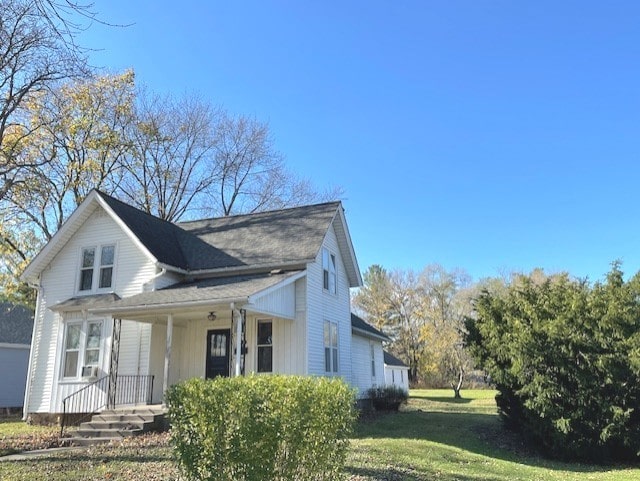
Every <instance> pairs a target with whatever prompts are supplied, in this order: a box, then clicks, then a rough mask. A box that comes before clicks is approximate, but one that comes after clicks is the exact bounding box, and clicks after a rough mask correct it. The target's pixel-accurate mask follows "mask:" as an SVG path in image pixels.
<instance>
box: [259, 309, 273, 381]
mask: <svg viewBox="0 0 640 481" xmlns="http://www.w3.org/2000/svg"><path fill="white" fill-rule="evenodd" d="M257 339H258V349H257V352H258V372H273V323H272V322H271V321H270V320H268V321H258V337H257Z"/></svg>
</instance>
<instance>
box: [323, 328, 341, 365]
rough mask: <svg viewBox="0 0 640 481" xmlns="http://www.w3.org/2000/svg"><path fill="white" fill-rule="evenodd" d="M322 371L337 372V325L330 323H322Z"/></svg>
mask: <svg viewBox="0 0 640 481" xmlns="http://www.w3.org/2000/svg"><path fill="white" fill-rule="evenodd" d="M324 370H325V372H327V373H336V372H338V325H337V324H336V323H335V322H330V321H325V322H324Z"/></svg>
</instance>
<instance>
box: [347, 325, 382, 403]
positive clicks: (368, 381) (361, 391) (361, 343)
mask: <svg viewBox="0 0 640 481" xmlns="http://www.w3.org/2000/svg"><path fill="white" fill-rule="evenodd" d="M371 346H373V352H374V362H375V376H374V375H373V372H372V370H371ZM351 360H352V366H353V386H354V387H357V388H358V397H365V396H366V394H367V390H368V389H370V388H372V387H377V386H383V385H384V384H385V378H384V374H385V373H384V357H383V351H382V343H381V342H380V341H374V340H372V339H369V338H366V337H362V336H358V335H353V337H352V345H351Z"/></svg>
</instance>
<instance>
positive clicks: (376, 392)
mask: <svg viewBox="0 0 640 481" xmlns="http://www.w3.org/2000/svg"><path fill="white" fill-rule="evenodd" d="M367 397H368V398H369V399H371V402H372V404H373V407H374V408H376V409H377V410H379V411H397V410H398V408H399V407H400V405H401V404H402V403H405V402H407V399H408V398H409V393H407V391H405V390H404V389H402V388H401V387H398V386H384V387H372V388H371V389H369V390H368V391H367Z"/></svg>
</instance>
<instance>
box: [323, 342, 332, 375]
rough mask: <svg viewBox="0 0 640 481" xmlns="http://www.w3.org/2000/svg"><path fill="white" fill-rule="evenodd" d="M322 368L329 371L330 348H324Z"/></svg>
mask: <svg viewBox="0 0 640 481" xmlns="http://www.w3.org/2000/svg"><path fill="white" fill-rule="evenodd" d="M324 370H325V371H326V372H331V348H330V347H325V348H324Z"/></svg>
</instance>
